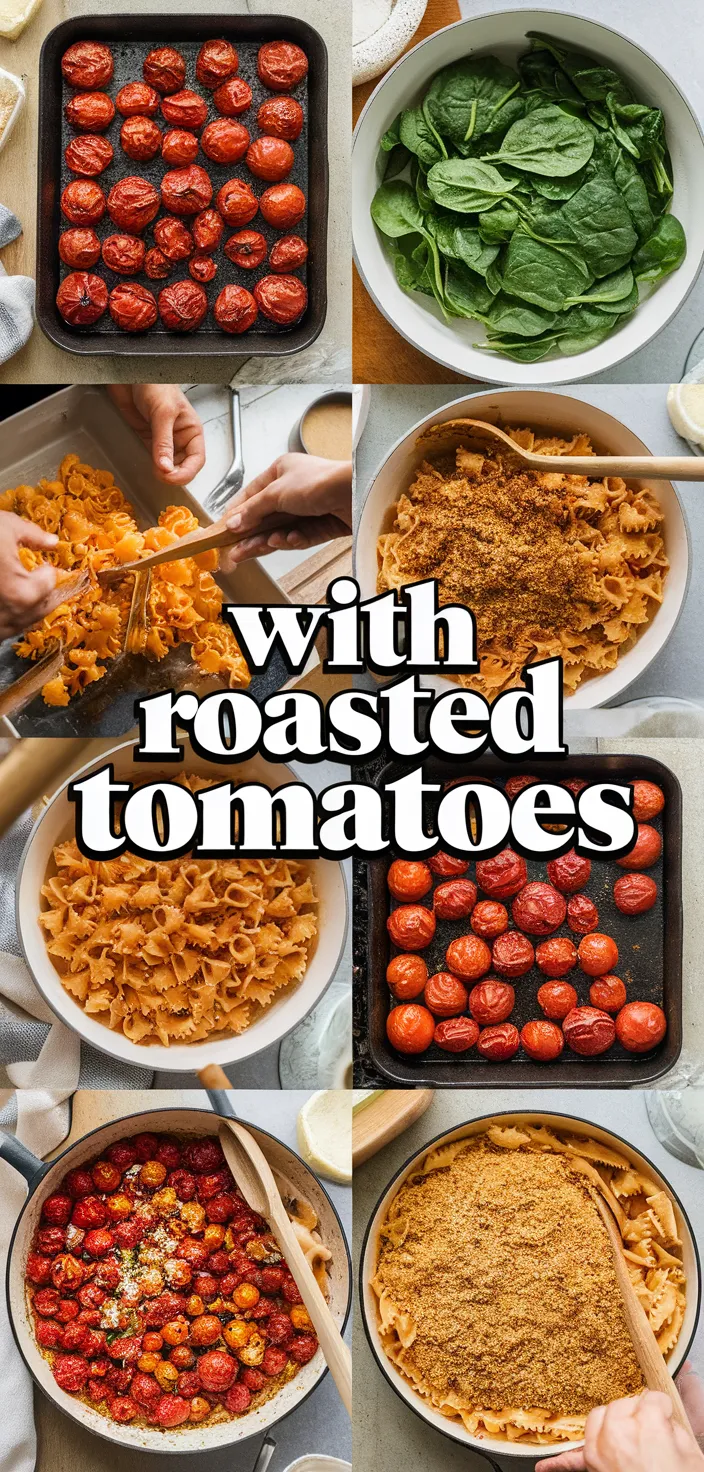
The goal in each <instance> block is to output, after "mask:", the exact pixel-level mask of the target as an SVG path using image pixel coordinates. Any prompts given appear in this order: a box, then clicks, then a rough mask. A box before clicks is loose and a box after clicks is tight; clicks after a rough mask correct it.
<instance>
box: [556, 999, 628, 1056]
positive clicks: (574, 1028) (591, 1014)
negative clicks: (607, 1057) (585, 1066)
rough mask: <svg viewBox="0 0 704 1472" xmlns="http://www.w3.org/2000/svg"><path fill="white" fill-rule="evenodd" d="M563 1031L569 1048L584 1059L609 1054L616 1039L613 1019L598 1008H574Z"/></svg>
mask: <svg viewBox="0 0 704 1472" xmlns="http://www.w3.org/2000/svg"><path fill="white" fill-rule="evenodd" d="M562 1031H563V1033H564V1036H565V1042H566V1043H567V1046H568V1048H571V1049H572V1052H573V1053H579V1054H580V1056H581V1057H583V1058H593V1057H595V1056H596V1055H597V1054H598V1053H606V1052H608V1050H609V1048H611V1047H612V1046H613V1043H614V1040H615V1038H616V1025H615V1023H614V1019H613V1017H609V1014H608V1012H602V1011H601V1010H600V1009H599V1008H598V1007H574V1008H573V1009H572V1011H571V1012H568V1013H567V1016H566V1017H565V1019H564V1022H563V1024H562Z"/></svg>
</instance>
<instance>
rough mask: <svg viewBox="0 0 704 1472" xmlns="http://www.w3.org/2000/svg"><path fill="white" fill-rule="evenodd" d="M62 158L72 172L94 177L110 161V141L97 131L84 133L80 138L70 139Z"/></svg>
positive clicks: (111, 155)
mask: <svg viewBox="0 0 704 1472" xmlns="http://www.w3.org/2000/svg"><path fill="white" fill-rule="evenodd" d="M64 158H65V159H66V165H67V167H68V168H69V169H70V170H71V173H72V174H80V175H81V177H82V178H84V179H95V178H96V177H97V175H98V174H102V172H103V170H104V169H106V168H107V167H108V164H111V163H112V159H113V149H112V143H110V142H109V140H108V139H107V138H103V137H101V135H100V134H99V133H84V134H83V136H82V137H81V138H72V139H71V142H70V143H69V144H68V147H67V148H66V151H65V153H64Z"/></svg>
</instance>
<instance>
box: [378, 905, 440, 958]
mask: <svg viewBox="0 0 704 1472" xmlns="http://www.w3.org/2000/svg"><path fill="white" fill-rule="evenodd" d="M386 928H387V930H388V932H389V935H390V936H391V939H392V941H393V943H394V945H395V946H398V948H399V950H400V951H422V950H423V948H424V946H427V945H430V942H431V940H432V939H433V936H434V935H435V916H434V914H433V912H432V910H429V909H428V908H427V906H425V905H399V906H398V909H396V910H392V912H391V914H390V915H389V917H388V919H387V921H386Z"/></svg>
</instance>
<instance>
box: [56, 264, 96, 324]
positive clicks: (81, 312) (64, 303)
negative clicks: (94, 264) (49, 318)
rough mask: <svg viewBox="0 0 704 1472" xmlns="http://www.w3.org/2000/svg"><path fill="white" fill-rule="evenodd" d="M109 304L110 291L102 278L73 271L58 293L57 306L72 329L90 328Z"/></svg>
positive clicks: (84, 272) (65, 279)
mask: <svg viewBox="0 0 704 1472" xmlns="http://www.w3.org/2000/svg"><path fill="white" fill-rule="evenodd" d="M107 304H108V289H107V286H106V285H105V282H104V281H103V280H102V277H100V276H92V275H91V274H90V272H88V271H73V272H72V273H71V275H70V276H65V277H64V279H63V281H62V282H61V285H60V287H59V289H58V291H57V293H56V305H57V307H58V309H59V311H60V313H61V316H62V317H63V319H64V321H65V322H68V323H69V324H70V325H71V327H90V326H92V324H93V323H94V322H97V321H98V318H99V317H102V315H103V312H104V311H105V308H106V307H107Z"/></svg>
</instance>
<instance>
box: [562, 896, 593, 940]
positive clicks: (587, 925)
mask: <svg viewBox="0 0 704 1472" xmlns="http://www.w3.org/2000/svg"><path fill="white" fill-rule="evenodd" d="M567 924H568V925H569V927H570V930H574V932H575V934H576V935H587V934H588V933H589V931H590V930H596V927H597V925H598V924H599V911H598V910H597V907H596V905H595V904H594V901H593V900H590V898H589V896H588V895H586V894H573V895H572V897H571V898H570V899H569V900H568V901H567Z"/></svg>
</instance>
